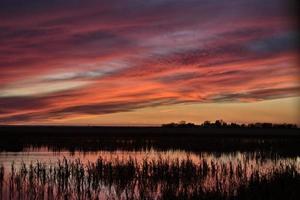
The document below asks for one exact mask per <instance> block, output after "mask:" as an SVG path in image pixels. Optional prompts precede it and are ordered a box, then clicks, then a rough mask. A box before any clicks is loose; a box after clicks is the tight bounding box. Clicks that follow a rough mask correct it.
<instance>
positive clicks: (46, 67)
mask: <svg viewBox="0 0 300 200" xmlns="http://www.w3.org/2000/svg"><path fill="white" fill-rule="evenodd" d="M291 3H292V2H290V1H284V0H263V1H261V0H254V1H247V0H233V1H219V0H209V1H208V0H186V1H180V0H172V1H171V0H149V1H147V2H145V1H138V0H124V1H120V0H110V1H108V0H101V1H94V0H92V1H88V2H84V3H83V2H81V1H72V0H67V1H63V2H62V1H56V0H55V1H50V0H46V1H35V0H28V1H26V2H25V1H20V0H10V1H6V0H4V1H1V3H0V17H1V19H4V20H1V22H0V70H1V72H0V105H1V109H0V122H1V123H29V122H30V123H32V122H34V121H36V122H39V123H41V122H45V123H51V121H53V120H55V119H58V118H59V119H61V120H68V119H71V118H72V117H75V116H77V117H78V116H87V117H88V116H102V115H103V114H106V115H108V114H118V113H124V112H136V111H137V110H143V109H147V108H149V107H151V108H154V107H156V108H159V107H161V106H166V105H167V106H174V107H175V106H176V105H177V104H182V103H183V104H184V103H188V104H190V103H193V104H195V105H197V104H206V103H217V104H218V103H224V102H231V103H240V102H257V101H266V100H273V99H282V98H290V97H298V96H300V94H299V89H300V75H299V74H300V73H299V72H300V69H299V62H298V50H299V47H298V45H297V40H298V34H299V32H298V29H297V25H296V24H297V19H296V15H295V13H294V12H293V10H292V7H291V5H292V4H291ZM21 102H24V103H21ZM283 117H284V116H283Z"/></svg>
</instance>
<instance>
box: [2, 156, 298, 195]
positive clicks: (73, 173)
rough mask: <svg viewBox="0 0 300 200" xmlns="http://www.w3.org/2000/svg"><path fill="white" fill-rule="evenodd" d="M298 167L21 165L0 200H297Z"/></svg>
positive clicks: (132, 162)
mask: <svg viewBox="0 0 300 200" xmlns="http://www.w3.org/2000/svg"><path fill="white" fill-rule="evenodd" d="M297 167H298V168H299V166H297V164H296V163H284V162H283V163H280V164H279V165H278V166H276V167H275V166H273V168H271V170H269V171H267V172H264V173H263V172H262V170H261V169H260V168H259V166H258V165H257V166H253V165H250V164H249V163H247V162H246V161H239V162H238V163H233V162H231V161H228V162H227V163H224V162H218V161H216V160H207V159H205V158H203V159H202V160H201V161H200V162H199V163H195V162H193V161H192V160H191V159H190V158H187V159H183V160H178V159H175V160H168V159H163V158H159V159H157V160H148V159H144V160H143V161H142V162H137V160H136V159H134V158H129V160H121V159H118V158H116V159H114V160H104V159H103V158H102V157H99V158H98V160H97V161H96V162H88V163H83V162H82V161H81V160H79V159H77V160H67V159H62V160H58V161H57V162H55V163H53V164H47V165H46V164H45V163H41V162H38V161H37V162H36V163H34V164H33V163H31V164H28V165H26V164H25V163H21V165H20V166H18V167H16V166H15V164H14V163H12V164H11V169H10V170H9V171H8V172H7V173H4V167H3V166H1V167H0V187H1V188H0V189H1V196H0V197H1V198H3V199H6V198H10V199H132V200H134V199H228V200H229V199H298V198H299V197H300V196H299V195H300V193H299V185H300V173H299V171H298V170H299V169H298V168H297Z"/></svg>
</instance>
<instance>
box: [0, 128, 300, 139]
mask: <svg viewBox="0 0 300 200" xmlns="http://www.w3.org/2000/svg"><path fill="white" fill-rule="evenodd" d="M24 135H26V137H30V136H35V137H36V136H38V137H63V136H68V137H69V136H71V137H81V136H85V137H150V138H152V137H170V136H174V137H190V136H191V137H241V138H242V137H246V138H247V137H249V138H253V137H257V138H269V137H271V138H274V137H284V138H288V137H292V138H300V129H299V128H295V129H277V128H198V127H195V128H194V127H191V128H168V127H133V126H131V127H130V126H128V127H126V126H120V127H118V126H0V136H1V137H14V136H24Z"/></svg>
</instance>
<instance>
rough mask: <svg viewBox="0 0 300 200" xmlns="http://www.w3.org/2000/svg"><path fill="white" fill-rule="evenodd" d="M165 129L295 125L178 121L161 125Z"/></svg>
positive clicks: (285, 126) (282, 126)
mask: <svg viewBox="0 0 300 200" xmlns="http://www.w3.org/2000/svg"><path fill="white" fill-rule="evenodd" d="M162 127H166V128H274V129H297V128H298V127H297V125H296V124H290V123H282V124H274V123H267V122H263V123H261V122H257V123H249V124H238V123H227V122H225V121H223V120H216V121H215V122H211V121H204V122H203V123H201V124H194V123H191V122H186V121H180V122H178V123H174V122H172V123H167V124H162Z"/></svg>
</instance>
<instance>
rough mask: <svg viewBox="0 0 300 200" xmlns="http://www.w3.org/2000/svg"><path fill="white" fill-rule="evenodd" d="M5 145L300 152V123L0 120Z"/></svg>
mask: <svg viewBox="0 0 300 200" xmlns="http://www.w3.org/2000/svg"><path fill="white" fill-rule="evenodd" d="M0 135H1V140H0V151H14V152H19V151H23V150H24V149H25V148H30V147H33V148H40V147H47V148H49V149H51V150H53V151H61V150H67V151H71V152H73V151H98V150H108V151H114V150H128V151H136V150H145V149H151V148H154V149H157V150H162V151H165V150H170V149H171V150H172V149H173V150H185V151H193V152H215V153H220V154H221V153H227V152H238V151H239V152H257V151H259V152H264V153H265V154H266V155H267V156H273V155H274V156H283V157H286V156H287V157H295V156H299V155H300V145H299V144H300V129H274V128H273V129H264V128H258V129H257V128H166V127H92V126H89V127H83V126H78V127H74V126H73V127H71V126H0Z"/></svg>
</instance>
